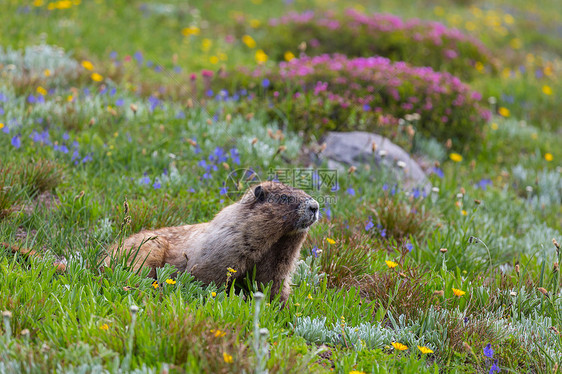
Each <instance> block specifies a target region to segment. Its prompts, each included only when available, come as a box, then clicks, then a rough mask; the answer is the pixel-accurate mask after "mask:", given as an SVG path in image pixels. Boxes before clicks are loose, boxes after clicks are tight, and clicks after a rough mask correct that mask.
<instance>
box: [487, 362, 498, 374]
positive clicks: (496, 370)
mask: <svg viewBox="0 0 562 374" xmlns="http://www.w3.org/2000/svg"><path fill="white" fill-rule="evenodd" d="M499 372H500V368H499V366H498V365H497V363H496V362H495V361H494V363H493V364H492V366H491V367H490V372H489V374H494V373H499Z"/></svg>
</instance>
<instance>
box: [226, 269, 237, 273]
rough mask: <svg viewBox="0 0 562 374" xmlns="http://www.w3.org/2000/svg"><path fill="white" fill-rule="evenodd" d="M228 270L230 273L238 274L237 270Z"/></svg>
mask: <svg viewBox="0 0 562 374" xmlns="http://www.w3.org/2000/svg"><path fill="white" fill-rule="evenodd" d="M226 270H228V272H229V273H236V272H237V270H234V269H233V268H226Z"/></svg>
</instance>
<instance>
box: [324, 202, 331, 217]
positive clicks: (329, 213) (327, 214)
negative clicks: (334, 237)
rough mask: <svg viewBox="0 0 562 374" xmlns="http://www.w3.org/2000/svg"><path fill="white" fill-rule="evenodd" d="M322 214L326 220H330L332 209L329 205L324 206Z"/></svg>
mask: <svg viewBox="0 0 562 374" xmlns="http://www.w3.org/2000/svg"><path fill="white" fill-rule="evenodd" d="M324 213H325V214H326V218H327V219H332V209H330V206H329V205H326V207H325V208H324Z"/></svg>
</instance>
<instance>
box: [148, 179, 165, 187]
mask: <svg viewBox="0 0 562 374" xmlns="http://www.w3.org/2000/svg"><path fill="white" fill-rule="evenodd" d="M149 183H150V182H149ZM152 187H153V188H154V189H155V190H157V189H159V188H160V187H162V184H161V183H160V181H159V180H158V179H156V180H155V181H154V184H153V185H152Z"/></svg>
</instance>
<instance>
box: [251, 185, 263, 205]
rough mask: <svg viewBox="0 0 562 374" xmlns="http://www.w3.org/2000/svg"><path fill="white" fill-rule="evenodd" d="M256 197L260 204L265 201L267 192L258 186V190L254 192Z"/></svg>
mask: <svg viewBox="0 0 562 374" xmlns="http://www.w3.org/2000/svg"><path fill="white" fill-rule="evenodd" d="M254 196H255V197H256V200H257V201H258V202H260V203H262V202H264V201H265V191H264V189H263V188H262V187H261V186H257V187H256V189H255V190H254Z"/></svg>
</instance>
